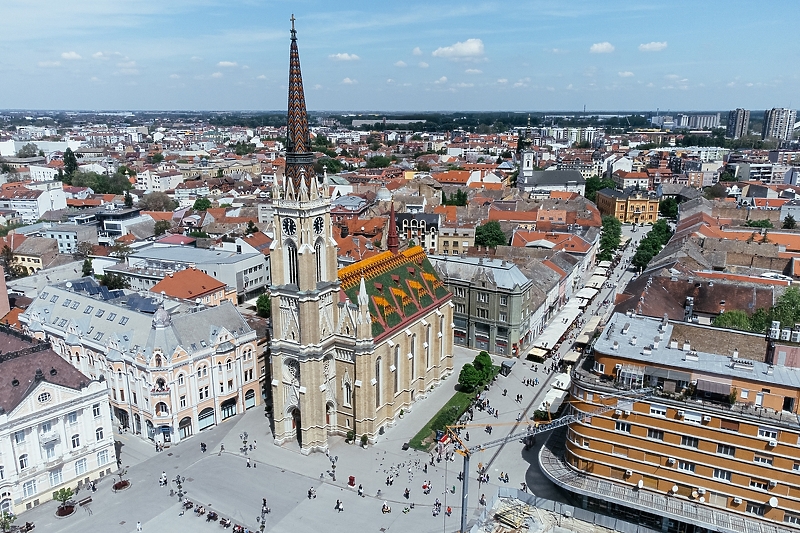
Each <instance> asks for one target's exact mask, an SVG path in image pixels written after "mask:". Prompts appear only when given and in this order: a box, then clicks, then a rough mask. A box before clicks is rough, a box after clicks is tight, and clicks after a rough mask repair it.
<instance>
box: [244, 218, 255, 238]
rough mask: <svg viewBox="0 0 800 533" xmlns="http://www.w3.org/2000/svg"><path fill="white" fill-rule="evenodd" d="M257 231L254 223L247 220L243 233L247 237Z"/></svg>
mask: <svg viewBox="0 0 800 533" xmlns="http://www.w3.org/2000/svg"><path fill="white" fill-rule="evenodd" d="M257 231H258V226H256V223H255V222H253V221H252V220H248V221H247V229H245V230H244V232H245V233H246V234H247V235H252V234H253V233H255V232H257Z"/></svg>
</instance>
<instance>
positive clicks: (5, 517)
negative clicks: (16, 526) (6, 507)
mask: <svg viewBox="0 0 800 533" xmlns="http://www.w3.org/2000/svg"><path fill="white" fill-rule="evenodd" d="M16 519H17V515H15V514H13V513H10V512H8V511H3V512H0V528H2V530H3V533H8V532H9V531H11V525H12V524H13V523H14V521H15V520H16Z"/></svg>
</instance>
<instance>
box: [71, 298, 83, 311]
mask: <svg viewBox="0 0 800 533" xmlns="http://www.w3.org/2000/svg"><path fill="white" fill-rule="evenodd" d="M79 305H81V303H80V302H79V301H78V300H75V301H74V302H72V309H77V308H78V306H79Z"/></svg>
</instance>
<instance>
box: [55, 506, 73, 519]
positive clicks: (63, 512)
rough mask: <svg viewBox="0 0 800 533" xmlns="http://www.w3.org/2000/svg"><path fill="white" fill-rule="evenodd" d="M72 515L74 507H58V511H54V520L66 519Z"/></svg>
mask: <svg viewBox="0 0 800 533" xmlns="http://www.w3.org/2000/svg"><path fill="white" fill-rule="evenodd" d="M73 514H75V506H74V505H64V506H59V507H58V509H56V518H66V517H68V516H71V515H73Z"/></svg>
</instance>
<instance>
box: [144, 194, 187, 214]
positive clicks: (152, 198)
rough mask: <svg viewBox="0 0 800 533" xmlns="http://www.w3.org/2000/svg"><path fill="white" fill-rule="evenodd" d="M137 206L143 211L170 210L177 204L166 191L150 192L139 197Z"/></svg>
mask: <svg viewBox="0 0 800 533" xmlns="http://www.w3.org/2000/svg"><path fill="white" fill-rule="evenodd" d="M139 207H141V208H142V209H143V210H145V211H172V210H174V209H175V208H176V207H178V204H177V203H176V202H175V201H173V200H172V198H170V197H169V196H167V194H166V193H163V192H151V193H150V194H145V195H144V196H142V198H141V199H139Z"/></svg>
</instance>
